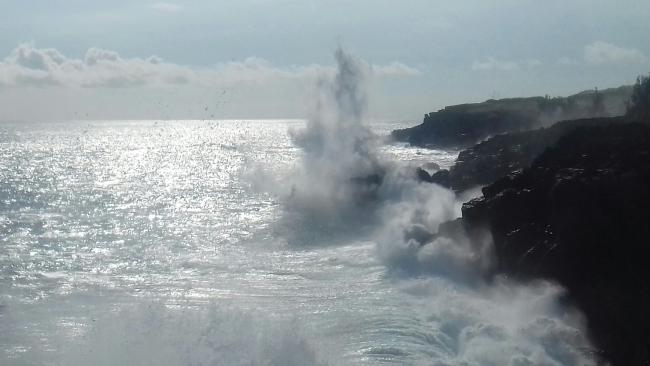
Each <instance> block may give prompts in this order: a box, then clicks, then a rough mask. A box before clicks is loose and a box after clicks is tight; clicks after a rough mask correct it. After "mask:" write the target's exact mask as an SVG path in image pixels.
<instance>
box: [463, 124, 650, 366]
mask: <svg viewBox="0 0 650 366" xmlns="http://www.w3.org/2000/svg"><path fill="white" fill-rule="evenodd" d="M483 195H484V196H483V197H481V198H479V199H476V200H473V201H470V202H469V203H466V204H465V205H464V206H463V219H462V221H463V224H464V225H466V226H469V227H487V228H489V229H490V230H491V232H492V236H493V238H494V245H495V251H496V256H497V258H498V264H497V266H496V271H497V272H499V273H506V274H508V275H509V276H513V277H517V278H520V279H527V278H548V279H551V280H554V281H557V282H559V283H560V284H562V285H563V286H565V287H566V288H567V289H568V290H569V291H568V293H569V295H570V300H571V301H573V302H574V303H575V304H576V305H577V306H578V307H579V308H580V309H581V310H582V311H583V312H584V313H585V315H586V316H587V319H588V326H589V330H590V333H591V337H592V338H593V341H594V342H595V344H596V346H597V347H598V348H599V349H600V350H601V351H602V356H603V358H604V359H606V360H609V361H611V362H613V364H614V365H648V364H649V363H650V311H649V310H648V309H650V224H649V222H650V209H649V208H650V127H649V126H647V125H643V124H627V123H626V124H621V123H617V124H610V125H607V126H599V127H584V126H583V127H578V128H576V129H574V130H573V131H572V132H569V133H568V134H567V135H565V136H564V137H561V138H560V139H559V141H558V142H557V144H556V145H555V146H554V147H551V148H549V149H547V150H546V151H545V152H544V153H542V154H541V155H540V156H539V157H538V158H537V159H535V160H534V161H533V163H532V165H531V166H530V167H529V168H526V169H524V170H523V171H520V172H518V173H515V174H512V175H510V176H506V177H504V178H501V179H499V180H497V181H496V182H495V183H493V184H491V185H489V186H486V187H485V188H483Z"/></svg>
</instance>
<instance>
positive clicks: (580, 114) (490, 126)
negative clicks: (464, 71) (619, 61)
mask: <svg viewBox="0 0 650 366" xmlns="http://www.w3.org/2000/svg"><path fill="white" fill-rule="evenodd" d="M631 92H632V87H630V86H624V87H620V88H612V89H606V90H603V91H597V90H593V91H585V92H581V93H578V94H575V95H572V96H570V97H566V98H564V97H557V98H549V97H531V98H511V99H501V100H488V101H485V102H483V103H474V104H461V105H456V106H449V107H446V108H444V109H442V110H439V111H438V112H432V113H429V114H427V115H425V116H424V121H423V122H422V124H420V125H418V126H415V127H411V128H406V129H401V130H395V131H393V132H392V137H393V138H394V139H395V140H397V141H404V142H408V143H410V144H412V145H416V146H424V147H435V148H458V147H461V148H462V147H469V146H471V145H474V144H476V143H478V142H480V141H482V140H484V139H486V138H488V137H490V136H494V135H498V134H502V133H506V132H517V131H526V130H530V129H534V128H539V127H543V126H549V125H551V124H553V123H555V122H557V121H560V120H567V119H577V118H588V117H605V116H616V115H622V114H623V113H625V108H626V102H627V101H628V100H629V98H630V95H631Z"/></svg>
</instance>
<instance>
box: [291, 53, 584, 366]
mask: <svg viewBox="0 0 650 366" xmlns="http://www.w3.org/2000/svg"><path fill="white" fill-rule="evenodd" d="M335 56H336V60H337V65H338V72H337V74H336V76H335V77H334V79H333V80H331V79H327V78H326V77H325V78H323V80H321V81H320V82H319V83H318V88H317V91H318V93H317V94H318V95H319V98H318V99H317V103H316V108H315V109H314V113H313V115H312V117H311V118H310V119H309V121H308V122H307V125H306V127H305V129H303V130H298V131H293V132H292V136H293V141H294V143H295V145H296V146H298V147H299V148H300V149H301V150H302V152H303V156H302V160H301V161H300V163H299V164H298V166H297V169H296V170H295V171H294V172H292V173H291V174H290V175H289V178H290V182H291V183H290V187H291V188H290V192H289V193H288V194H286V195H285V196H284V197H283V203H284V212H285V214H284V220H282V223H283V225H285V227H286V228H288V231H287V232H286V234H287V237H288V240H289V241H290V242H292V243H294V244H295V243H297V244H302V245H304V244H314V243H315V242H317V243H319V244H331V243H332V242H334V241H335V240H336V238H337V236H340V235H341V234H343V235H344V236H345V237H346V238H347V240H348V241H354V240H365V239H371V240H373V241H375V242H376V243H377V255H378V256H379V257H380V258H381V260H382V261H383V263H385V265H386V268H387V270H388V273H389V274H391V275H393V280H394V281H395V284H396V286H398V287H401V288H402V290H403V291H404V292H405V293H408V294H410V295H411V296H413V297H414V298H415V299H417V300H416V301H422V302H423V310H422V311H423V312H424V313H426V312H430V313H431V314H430V315H428V316H427V319H428V320H427V323H428V324H430V326H431V328H432V329H435V331H434V333H435V334H437V335H436V336H435V337H434V339H433V340H429V341H430V342H431V356H432V359H433V360H436V361H435V362H436V363H435V364H437V365H456V364H466V365H486V364H487V365H590V364H594V361H593V360H592V359H591V358H590V356H589V355H588V354H587V352H585V351H584V350H585V349H589V348H590V345H589V342H588V341H587V339H586V338H585V336H584V322H583V318H582V316H581V315H580V314H579V313H578V312H577V311H575V310H573V309H570V308H566V307H564V306H561V305H560V303H559V301H558V299H559V297H560V296H561V295H562V293H563V290H562V289H561V288H560V287H559V286H557V285H554V284H551V283H548V282H543V281H542V282H537V283H534V284H528V285H524V284H518V283H514V282H512V281H508V280H505V279H500V278H497V279H494V280H492V281H486V280H485V279H486V274H487V273H488V272H489V271H490V269H491V267H492V263H493V256H492V245H491V237H490V235H489V232H488V231H484V232H478V233H473V235H471V236H468V235H465V232H464V231H463V230H458V229H457V230H455V231H454V233H453V235H447V234H448V232H447V233H441V232H440V231H439V229H440V226H441V224H443V223H445V222H449V221H450V220H453V219H455V218H457V217H459V216H460V206H461V202H459V198H458V197H456V196H455V194H454V193H453V192H451V191H449V190H447V189H444V188H442V187H440V186H437V185H435V184H428V183H423V182H420V181H419V180H418V179H417V177H416V176H415V174H414V172H413V171H412V168H410V167H405V166H401V165H399V164H396V163H394V162H390V161H388V160H387V159H385V158H384V157H382V156H381V155H380V154H379V152H378V151H379V150H378V148H377V143H378V142H377V141H378V140H377V139H376V138H375V137H374V136H373V134H372V133H371V132H370V131H369V130H368V129H367V128H366V127H365V126H364V124H363V122H364V110H365V106H366V97H365V93H364V90H363V85H364V82H365V77H366V76H368V75H370V72H369V68H368V67H367V64H366V63H365V62H363V61H361V60H359V59H357V58H355V57H353V56H351V55H349V54H347V53H345V52H344V51H342V50H341V49H339V50H337V51H336V54H335ZM446 225H449V224H446ZM452 226H453V225H452ZM314 233H318V235H317V236H318V240H313V239H314V236H313V235H314ZM328 240H329V242H328ZM350 280H354V279H350ZM418 289H419V290H418ZM429 341H427V342H429ZM391 350H392V352H393V353H394V352H401V351H400V350H398V349H393V348H391ZM441 350H442V351H441Z"/></svg>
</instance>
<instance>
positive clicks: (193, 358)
mask: <svg viewBox="0 0 650 366" xmlns="http://www.w3.org/2000/svg"><path fill="white" fill-rule="evenodd" d="M336 58H337V63H338V71H337V73H336V74H335V75H323V80H321V81H320V82H319V83H318V85H317V86H316V87H315V92H314V94H315V96H314V101H315V102H314V107H313V113H312V116H310V118H309V119H307V120H217V121H215V120H204V121H68V122H48V123H2V124H0V156H2V159H1V160H0V364H1V365H163V366H167V365H170V366H171V365H179V366H180V365H277V366H280V365H376V364H395V365H589V364H593V362H592V360H591V359H590V356H589V352H590V344H589V340H588V339H587V337H586V335H585V324H584V319H583V317H582V316H581V315H580V313H579V311H578V310H576V309H573V308H571V307H570V306H567V305H566V304H563V303H562V302H561V301H559V298H560V296H561V294H562V291H563V290H562V289H561V288H560V287H558V286H557V285H554V284H552V283H547V282H544V281H538V282H535V283H515V282H512V281H510V280H508V279H507V278H497V279H494V280H486V279H484V277H483V274H485V273H486V272H487V271H489V268H490V266H491V264H492V262H493V261H494V258H492V256H491V251H490V240H489V235H488V234H486V237H485V238H484V240H483V241H481V242H480V243H476V242H469V240H468V241H452V240H450V239H448V238H443V237H435V236H434V235H433V234H435V233H436V231H437V227H438V225H439V224H440V223H442V222H445V221H448V220H452V219H454V218H456V217H459V216H460V214H461V211H460V208H461V205H462V202H463V201H465V200H467V199H469V198H471V197H472V196H476V195H478V194H480V192H479V191H478V190H477V191H473V192H469V193H468V194H467V195H462V196H457V195H455V194H454V193H453V192H451V191H448V190H446V189H444V188H441V187H439V186H436V185H434V184H429V183H422V182H419V181H418V180H417V179H416V176H415V174H414V172H415V168H416V167H419V166H422V165H425V164H429V163H436V164H437V165H438V166H440V167H442V168H448V167H449V166H450V165H451V164H453V161H454V159H455V158H456V156H457V151H440V150H425V149H418V148H412V147H408V146H404V145H401V144H394V143H391V142H390V141H388V139H387V136H388V134H389V131H391V130H393V129H396V128H402V127H405V125H404V124H403V123H395V122H390V123H388V122H381V123H380V122H369V121H367V120H366V118H365V114H364V111H365V104H366V103H367V101H366V100H365V94H364V93H363V90H364V87H363V85H364V80H365V78H367V77H371V75H366V74H367V73H368V72H367V70H366V68H365V66H364V65H365V64H364V62H363V61H360V60H358V59H356V58H354V57H353V56H349V55H347V54H345V53H343V52H342V51H338V52H337V54H336Z"/></svg>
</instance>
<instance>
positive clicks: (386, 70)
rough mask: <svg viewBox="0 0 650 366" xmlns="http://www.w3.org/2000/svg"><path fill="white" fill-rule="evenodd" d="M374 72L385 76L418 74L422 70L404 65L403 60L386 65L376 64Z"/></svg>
mask: <svg viewBox="0 0 650 366" xmlns="http://www.w3.org/2000/svg"><path fill="white" fill-rule="evenodd" d="M372 70H373V72H374V73H375V74H377V75H385V76H417V75H420V74H421V73H420V70H418V69H415V68H413V67H410V66H407V65H404V64H403V63H401V62H391V63H390V64H388V65H385V66H379V65H374V66H373V68H372Z"/></svg>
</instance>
